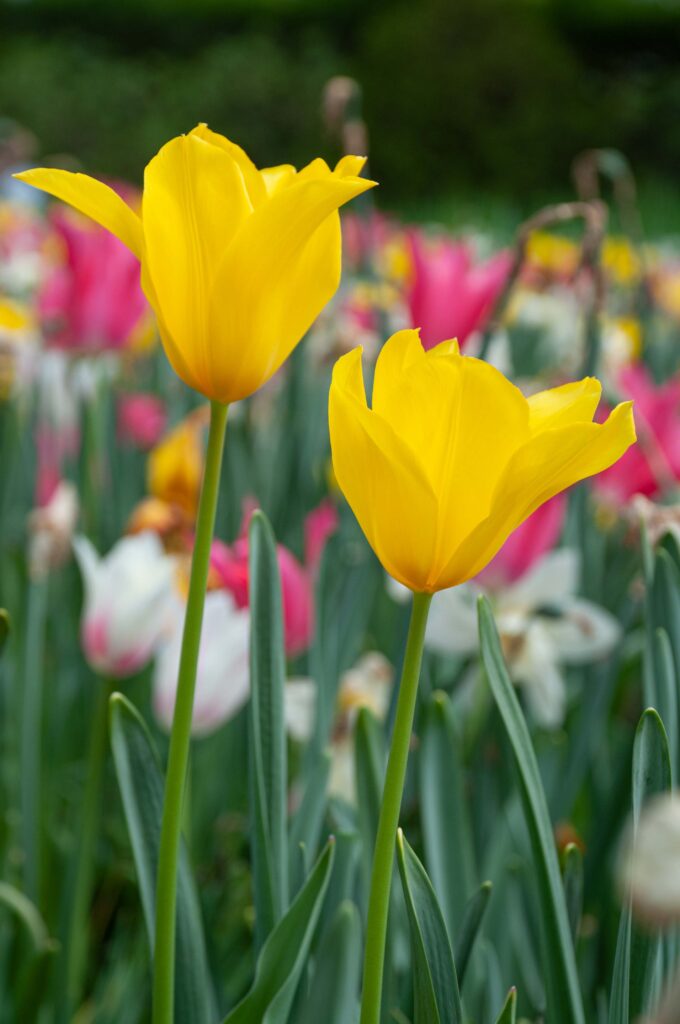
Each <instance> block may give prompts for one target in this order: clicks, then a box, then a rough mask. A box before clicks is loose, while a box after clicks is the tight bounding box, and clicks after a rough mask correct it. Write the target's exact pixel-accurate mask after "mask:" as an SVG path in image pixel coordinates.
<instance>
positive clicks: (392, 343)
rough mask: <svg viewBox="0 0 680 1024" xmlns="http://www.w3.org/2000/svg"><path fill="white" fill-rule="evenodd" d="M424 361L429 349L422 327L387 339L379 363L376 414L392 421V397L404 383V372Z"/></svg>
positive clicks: (376, 385)
mask: <svg viewBox="0 0 680 1024" xmlns="http://www.w3.org/2000/svg"><path fill="white" fill-rule="evenodd" d="M424 358H425V350H424V349H423V346H422V345H421V343H420V329H419V328H416V329H411V328H407V329H406V330H403V331H397V333H396V334H393V335H392V337H391V338H388V339H387V341H386V342H385V344H384V345H383V347H382V348H381V349H380V352H379V354H378V358H377V360H376V364H375V377H374V381H373V398H372V401H371V406H372V408H373V410H374V412H377V414H378V415H379V416H383V417H385V419H388V420H389V419H391V415H392V412H393V409H392V402H391V396H392V395H393V394H394V393H395V391H396V390H397V389H398V388H399V387H400V385H401V384H402V382H403V377H402V374H403V372H404V370H405V369H406V368H407V367H409V366H411V365H412V364H413V363H415V362H416V361H417V360H418V359H424Z"/></svg>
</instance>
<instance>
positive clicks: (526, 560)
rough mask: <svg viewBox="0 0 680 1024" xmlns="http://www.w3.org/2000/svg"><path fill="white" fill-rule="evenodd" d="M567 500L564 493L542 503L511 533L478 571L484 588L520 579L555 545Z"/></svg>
mask: <svg viewBox="0 0 680 1024" xmlns="http://www.w3.org/2000/svg"><path fill="white" fill-rule="evenodd" d="M566 509H567V502H566V497H565V495H564V493H562V494H556V495H555V497H554V498H551V499H550V501H546V503H545V505H541V506H540V507H539V508H537V509H536V511H535V512H534V513H533V515H531V516H529V518H528V519H526V520H525V521H524V522H523V523H522V525H521V526H518V528H517V529H516V530H515V532H514V533H511V534H510V536H509V537H508V539H507V540H506V542H505V544H504V545H503V547H502V548H501V549H500V551H499V552H498V554H497V555H496V557H495V558H493V559H492V561H491V562H489V564H488V565H487V567H486V568H485V569H484V570H483V571H482V572H481V573H480V574H479V576H478V577H477V580H478V582H479V583H481V584H482V585H483V586H484V587H487V588H488V589H490V590H495V589H497V588H499V587H504V586H507V585H508V584H509V583H514V582H515V581H516V580H519V579H521V578H522V576H524V575H525V573H527V572H528V571H529V569H532V568H533V566H534V565H535V564H536V563H537V562H539V561H540V560H541V559H542V558H543V556H544V555H546V554H547V553H548V552H549V551H551V550H552V549H553V548H554V547H555V545H556V544H557V542H558V540H559V538H560V534H561V533H562V526H563V525H564V516H565V513H566Z"/></svg>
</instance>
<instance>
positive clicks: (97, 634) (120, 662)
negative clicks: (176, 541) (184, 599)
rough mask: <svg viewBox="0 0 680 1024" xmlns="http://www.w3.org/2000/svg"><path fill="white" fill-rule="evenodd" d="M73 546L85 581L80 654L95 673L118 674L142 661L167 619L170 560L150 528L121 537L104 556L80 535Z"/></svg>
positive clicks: (170, 596)
mask: <svg viewBox="0 0 680 1024" xmlns="http://www.w3.org/2000/svg"><path fill="white" fill-rule="evenodd" d="M73 548H74V551H75V554H76V558H77V560H78V564H79V566H80V571H81V573H82V575H83V582H84V584H85V609H84V613H83V619H82V644H83V650H84V652H85V657H86V658H87V660H88V662H89V663H90V665H91V666H92V668H94V669H95V670H96V671H97V672H99V673H100V674H101V675H105V676H111V677H114V678H116V679H124V678H125V677H126V676H130V675H133V674H134V673H135V672H138V671H139V670H140V669H141V668H143V667H144V665H146V663H147V662H148V661H149V659H150V658H151V657H152V656H153V654H154V653H155V651H156V648H157V646H158V644H159V641H160V639H161V637H162V635H163V632H164V630H165V629H166V627H167V625H168V620H169V616H170V614H171V612H172V608H173V603H172V602H173V577H174V573H175V567H174V563H173V560H172V559H171V558H168V556H167V555H166V554H165V553H164V551H163V547H162V545H161V542H160V540H159V539H158V537H157V536H156V535H155V534H153V533H140V534H138V535H137V536H135V537H126V538H125V539H124V540H121V541H119V542H118V543H117V544H116V545H115V547H114V548H113V549H112V550H111V551H110V552H109V553H108V555H106V557H105V558H100V556H99V555H98V554H97V552H96V551H95V549H94V547H93V546H92V544H91V543H90V541H89V540H87V538H86V537H76V538H75V540H74V542H73Z"/></svg>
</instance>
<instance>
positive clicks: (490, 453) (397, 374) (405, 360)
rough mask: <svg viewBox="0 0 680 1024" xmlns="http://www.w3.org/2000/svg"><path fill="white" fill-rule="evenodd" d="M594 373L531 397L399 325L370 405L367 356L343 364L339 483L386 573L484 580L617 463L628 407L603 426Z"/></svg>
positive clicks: (440, 582)
mask: <svg viewBox="0 0 680 1024" xmlns="http://www.w3.org/2000/svg"><path fill="white" fill-rule="evenodd" d="M600 393H601V386H600V383H599V381H597V380H595V379H593V378H590V377H588V378H586V379H585V380H582V381H578V382H577V383H573V384H565V385H564V386H562V387H558V388H553V389H552V390H550V391H543V392H541V393H540V394H536V395H532V396H531V397H530V398H525V397H524V395H523V394H522V393H521V391H519V390H518V388H516V387H515V386H514V385H513V384H511V383H510V381H509V380H507V379H506V378H505V377H504V376H503V374H502V373H500V371H498V370H496V369H495V368H494V367H493V366H490V365H489V364H488V363H485V362H483V361H481V360H479V359H473V358H471V357H469V356H461V355H460V353H459V351H458V345H457V344H456V342H455V341H447V342H443V343H442V344H441V345H438V346H437V347H436V348H433V349H431V350H430V351H429V352H427V353H426V352H424V350H423V348H422V346H421V344H420V339H419V336H418V331H413V330H407V331H400V332H398V333H397V334H395V335H393V336H392V337H391V338H390V339H389V341H387V342H386V344H385V345H384V347H383V349H382V351H381V353H380V355H379V357H378V361H377V364H376V368H375V380H374V385H373V399H372V407H370V408H369V406H368V405H367V402H366V392H365V389H364V380H363V373H362V365H361V349H360V348H357V349H354V350H353V351H352V352H349V353H348V354H347V355H346V356H343V357H342V358H341V359H339V360H338V362H337V363H336V365H335V369H334V371H333V380H332V384H331V392H330V407H329V417H330V435H331V448H332V453H333V466H334V469H335V475H336V478H337V481H338V484H339V485H340V488H341V490H342V491H343V492H344V494H345V497H346V498H347V500H348V502H349V504H350V506H351V508H352V510H353V511H354V514H355V515H356V517H357V519H358V520H359V523H360V525H361V527H362V529H363V531H364V533H365V534H366V537H367V539H368V542H369V544H370V545H371V547H372V548H373V550H374V551H375V553H376V555H377V556H378V558H379V559H380V561H381V562H382V564H383V566H384V567H385V569H386V570H387V572H389V573H390V575H391V576H393V577H394V578H395V579H396V580H398V581H399V582H400V583H403V584H405V585H406V586H407V587H410V588H411V590H414V591H416V592H424V593H434V592H435V591H437V590H443V589H445V588H446V587H453V586H456V585H457V584H459V583H462V582H464V581H465V580H467V579H470V578H471V577H472V576H475V575H476V574H477V573H478V572H480V571H481V570H482V569H483V568H484V566H485V565H486V564H487V563H488V562H489V561H490V560H491V559H492V558H493V556H494V555H495V554H496V552H497V551H498V549H499V548H500V547H501V545H502V544H503V542H504V541H505V540H506V538H507V537H508V536H509V534H510V533H512V531H513V530H514V529H515V528H516V527H518V526H519V525H520V523H522V522H523V521H524V520H525V519H526V518H527V517H528V516H530V515H531V513H532V512H533V511H534V510H535V509H537V508H538V506H539V505H542V504H543V502H545V501H547V500H548V499H549V498H551V497H552V496H553V495H554V494H557V493H558V492H559V491H563V490H565V488H567V487H569V486H570V485H571V484H574V483H576V482H577V481H578V480H583V479H584V478H585V477H588V476H592V475H593V474H594V473H599V472H600V471H601V470H603V469H606V468H607V466H610V465H611V464H612V463H613V462H615V461H616V460H617V459H618V458H619V457H620V456H621V455H622V454H623V453H624V452H625V450H626V449H627V448H628V447H629V445H631V444H632V443H633V442H634V440H635V427H634V424H633V415H632V408H631V403H630V402H626V403H623V404H622V405H619V406H617V407H616V409H614V411H613V412H612V413H611V414H610V416H609V418H608V419H607V421H606V422H605V423H603V424H598V423H593V422H592V420H593V415H594V413H595V410H596V407H597V404H598V401H599V398H600Z"/></svg>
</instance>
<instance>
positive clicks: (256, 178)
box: [189, 124, 267, 206]
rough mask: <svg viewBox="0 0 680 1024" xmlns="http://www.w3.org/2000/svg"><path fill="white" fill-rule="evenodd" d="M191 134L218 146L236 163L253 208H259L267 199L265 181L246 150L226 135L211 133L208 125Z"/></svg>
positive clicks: (202, 125)
mask: <svg viewBox="0 0 680 1024" xmlns="http://www.w3.org/2000/svg"><path fill="white" fill-rule="evenodd" d="M189 134H190V135H195V136H196V138H197V139H203V141H204V142H209V143H210V145H211V146H218V147H219V148H220V149H223V150H224V151H225V152H226V153H228V154H229V156H230V157H231V158H232V159H233V160H235V161H236V163H237V164H238V165H239V167H240V168H241V174H242V175H243V180H244V181H245V183H246V188H247V189H248V195H249V197H250V201H251V203H252V204H253V206H257V205H258V203H261V202H262V201H263V200H264V199H266V198H267V189H266V186H265V183H264V179H263V177H262V175H261V174H260V172H259V171H258V169H257V167H256V166H255V164H254V163H253V161H252V160H251V159H250V157H249V156H248V154H247V153H246V151H245V150H244V149H241V147H240V146H237V145H236V143H235V142H232V141H231V139H227V138H226V137H225V136H224V135H218V133H217V132H213V131H211V130H210V128H208V126H207V124H198V125H196V127H195V128H194V129H193V130H192V131H191V132H189Z"/></svg>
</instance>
